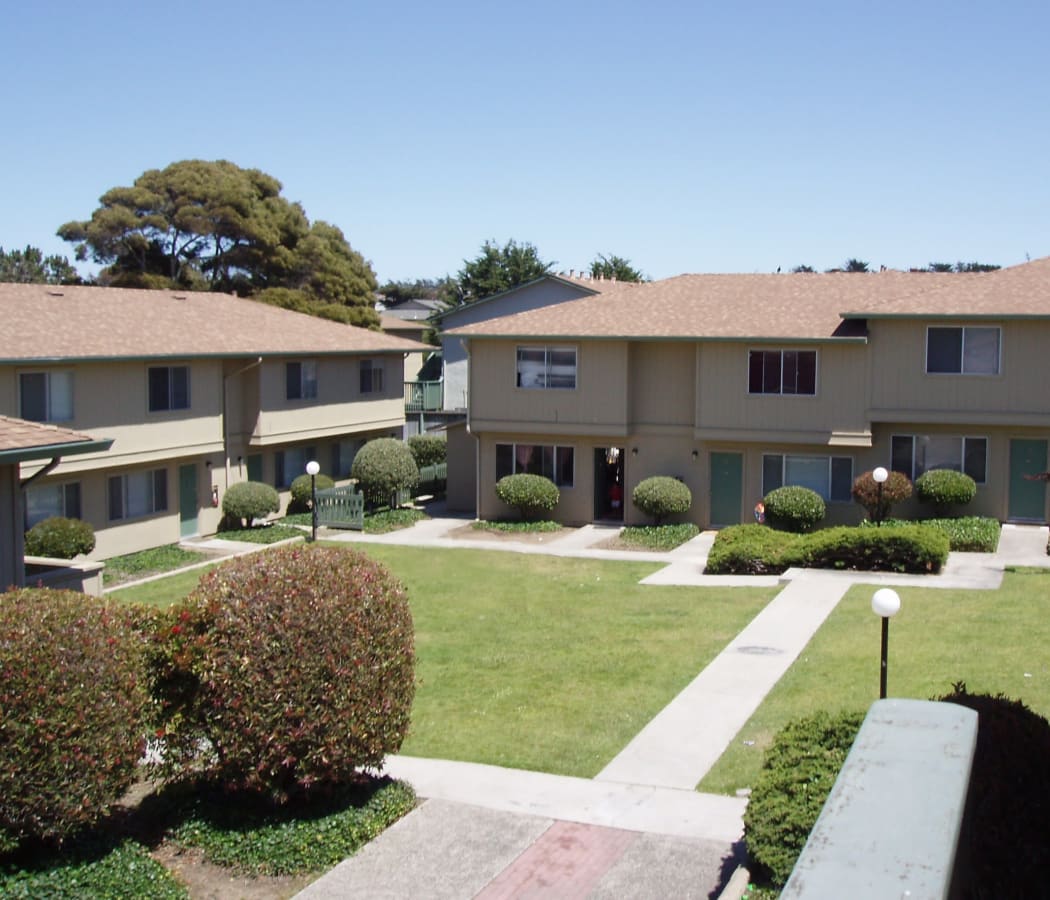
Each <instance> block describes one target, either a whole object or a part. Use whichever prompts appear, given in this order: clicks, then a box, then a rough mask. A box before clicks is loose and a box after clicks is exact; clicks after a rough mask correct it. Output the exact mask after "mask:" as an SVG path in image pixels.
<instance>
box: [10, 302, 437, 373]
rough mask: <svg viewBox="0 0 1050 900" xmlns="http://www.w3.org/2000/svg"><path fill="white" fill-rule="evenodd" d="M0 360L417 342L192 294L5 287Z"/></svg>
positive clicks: (340, 349)
mask: <svg viewBox="0 0 1050 900" xmlns="http://www.w3.org/2000/svg"><path fill="white" fill-rule="evenodd" d="M0 322H3V328H2V329H0V360H43V359H56V358H57V359H95V358H102V359H107V358H131V359H142V358H163V357H195V356H276V355H285V354H305V353H309V354H311V355H329V354H337V353H375V352H380V351H401V352H411V351H414V350H418V349H420V346H419V344H417V343H416V342H415V341H410V340H406V339H405V338H399V337H394V336H392V335H388V334H384V333H382V332H380V331H369V330H367V329H364V328H355V327H353V326H351V325H343V324H340V323H338V322H330V321H327V320H325V319H319V318H316V317H314V316H308V315H304V314H302V313H296V312H291V311H289V310H285V309H280V308H278V307H276V306H269V305H267V304H265V303H258V302H256V301H254V300H246V299H243V298H240V297H235V296H233V295H232V294H217V293H206V292H193V291H184V292H180V291H147V290H129V289H124V288H103V287H86V286H66V285H63V286H54V285H45V284H0Z"/></svg>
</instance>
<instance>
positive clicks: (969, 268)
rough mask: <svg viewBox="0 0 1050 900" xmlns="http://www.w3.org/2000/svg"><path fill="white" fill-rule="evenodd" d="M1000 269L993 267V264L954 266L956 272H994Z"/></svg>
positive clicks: (958, 263) (977, 263)
mask: <svg viewBox="0 0 1050 900" xmlns="http://www.w3.org/2000/svg"><path fill="white" fill-rule="evenodd" d="M999 268H1002V267H1001V266H997V265H994V264H993V263H979V262H969V263H964V262H957V263H956V264H955V271H956V272H994V271H995V270H996V269H999Z"/></svg>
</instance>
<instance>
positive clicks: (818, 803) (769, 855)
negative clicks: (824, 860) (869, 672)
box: [744, 712, 864, 887]
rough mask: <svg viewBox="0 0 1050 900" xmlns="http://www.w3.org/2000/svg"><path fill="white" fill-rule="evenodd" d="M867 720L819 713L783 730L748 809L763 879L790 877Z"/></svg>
mask: <svg viewBox="0 0 1050 900" xmlns="http://www.w3.org/2000/svg"><path fill="white" fill-rule="evenodd" d="M863 721H864V714H863V713H859V712H840V713H837V714H835V715H829V714H828V713H826V712H818V713H817V714H816V715H813V716H810V717H807V718H803V719H797V720H795V721H794V722H791V723H789V724H788V725H786V726H784V728H782V729H781V730H780V731H779V732H778V733H777V736H776V737H775V738H774V739H773V745H772V746H771V747H770V748H769V750H768V751H767V752H766V758H765V762H764V763H763V765H762V771H761V773H760V774H759V776H758V779H757V780H756V781H755V785H754V788H753V789H752V791H751V798H750V799H749V800H748V803H747V809H746V810H745V811H744V843H745V844H746V845H747V855H748V859H749V861H750V868H751V872H752V874H753V875H754V876H756V878H757V879H759V880H762V881H767V880H768V881H770V882H772V883H773V884H775V885H777V886H781V887H782V886H783V885H784V883H785V882H786V881H787V879H788V876H789V875H790V874H791V870H792V869H793V868H794V867H795V862H796V861H797V860H798V857H799V854H800V853H801V852H802V848H803V847H804V846H805V844H806V840H807V838H808V837H809V833H810V832H811V831H812V830H813V826H814V825H815V824H816V822H817V818H818V817H819V816H820V811H821V809H822V808H823V806H824V802H825V801H826V800H827V798H828V794H830V793H831V788H832V786H833V785H834V784H835V779H836V778H837V777H838V774H839V770H840V769H841V768H842V764H843V762H845V760H846V756H847V754H848V753H849V750H850V747H852V746H853V741H854V740H855V739H856V737H857V732H858V731H860V726H861V723H862V722H863Z"/></svg>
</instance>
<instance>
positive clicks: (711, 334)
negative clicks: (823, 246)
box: [449, 259, 1050, 341]
mask: <svg viewBox="0 0 1050 900" xmlns="http://www.w3.org/2000/svg"><path fill="white" fill-rule="evenodd" d="M1022 270H1023V271H1022ZM1048 278H1050V259H1044V260H1038V261H1037V262H1033V263H1028V264H1026V265H1023V266H1017V267H1014V268H1012V269H1003V270H1000V271H997V272H991V273H976V274H952V273H932V272H897V271H887V272H874V273H852V272H851V273H846V272H838V273H825V274H801V273H800V274H790V275H787V274H785V275H679V276H677V277H675V278H667V279H664V280H662V281H653V282H649V283H647V284H640V285H632V288H633V289H632V290H630V291H620V290H612V291H608V292H605V293H602V294H598V295H594V296H587V297H581V298H580V299H578V300H571V301H568V302H565V303H560V304H556V305H553V306H547V307H543V308H542V309H535V310H530V311H527V312H521V313H517V314H514V315H509V316H504V317H501V318H495V319H490V320H488V321H485V322H478V323H475V324H473V325H464V326H462V327H460V328H453V329H450V331H449V334H453V335H462V336H464V337H514V338H518V337H529V338H537V337H543V338H552V339H559V338H599V339H616V338H630V339H637V340H645V339H660V340H676V339H678V340H701V339H703V340H741V339H748V340H758V341H761V340H777V341H783V340H793V341H819V340H829V339H836V338H837V339H849V338H854V339H856V338H858V337H862V336H863V334H864V329H863V323H861V322H853V321H849V320H850V319H864V318H874V317H876V316H889V315H896V316H923V315H929V316H941V315H945V316H946V315H951V316H970V317H977V316H982V315H988V316H992V315H994V316H998V317H1000V318H1002V317H1005V316H1010V315H1033V316H1043V317H1047V316H1050V283H1048Z"/></svg>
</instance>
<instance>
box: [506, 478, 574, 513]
mask: <svg viewBox="0 0 1050 900" xmlns="http://www.w3.org/2000/svg"><path fill="white" fill-rule="evenodd" d="M496 496H497V497H499V498H500V500H502V501H503V502H504V503H506V504H507V506H510V507H513V508H514V509H516V510H517V511H518V514H519V515H520V516H521V518H522V519H531V518H537V517H539V515H540V514H541V513H544V512H550V511H551V510H552V509H554V507H555V506H557V505H558V501H559V500H560V499H561V491H559V490H558V486H557V485H556V484H555V483H554V482H553V481H551V480H550V479H549V478H544V477H543V476H542V475H527V474H525V473H524V472H522V473H520V474H518V475H504V476H503V477H502V478H501V479H500V480H499V481H497V482H496Z"/></svg>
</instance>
